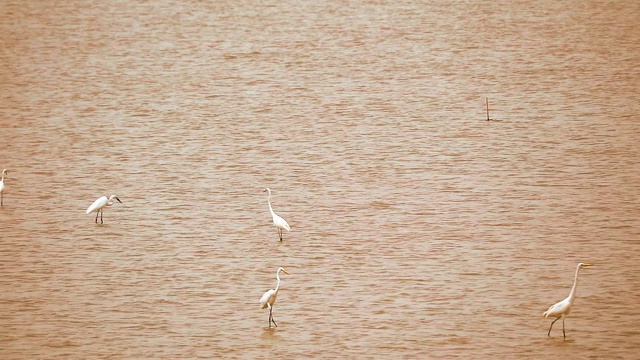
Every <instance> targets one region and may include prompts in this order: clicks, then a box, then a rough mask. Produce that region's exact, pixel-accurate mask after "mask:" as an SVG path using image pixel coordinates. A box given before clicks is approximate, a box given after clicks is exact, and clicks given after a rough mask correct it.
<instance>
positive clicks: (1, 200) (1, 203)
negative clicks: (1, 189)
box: [0, 193, 4, 206]
mask: <svg viewBox="0 0 640 360" xmlns="http://www.w3.org/2000/svg"><path fill="white" fill-rule="evenodd" d="M0 206H4V193H0Z"/></svg>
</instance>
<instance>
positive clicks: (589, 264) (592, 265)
mask: <svg viewBox="0 0 640 360" xmlns="http://www.w3.org/2000/svg"><path fill="white" fill-rule="evenodd" d="M582 266H593V264H584V265H582Z"/></svg>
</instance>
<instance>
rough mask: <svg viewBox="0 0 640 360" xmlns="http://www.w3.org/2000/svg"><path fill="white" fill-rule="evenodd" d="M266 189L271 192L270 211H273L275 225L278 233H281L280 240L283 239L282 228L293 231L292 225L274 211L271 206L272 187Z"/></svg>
mask: <svg viewBox="0 0 640 360" xmlns="http://www.w3.org/2000/svg"><path fill="white" fill-rule="evenodd" d="M264 191H268V192H269V199H268V200H267V202H268V203H269V211H271V217H272V218H273V225H275V227H277V228H278V235H280V241H282V230H287V231H291V227H290V226H289V224H287V221H286V220H285V219H283V218H281V217H280V216H278V214H276V213H275V212H273V208H272V207H271V189H269V188H265V189H264Z"/></svg>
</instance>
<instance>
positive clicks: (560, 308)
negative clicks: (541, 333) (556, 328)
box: [543, 263, 593, 339]
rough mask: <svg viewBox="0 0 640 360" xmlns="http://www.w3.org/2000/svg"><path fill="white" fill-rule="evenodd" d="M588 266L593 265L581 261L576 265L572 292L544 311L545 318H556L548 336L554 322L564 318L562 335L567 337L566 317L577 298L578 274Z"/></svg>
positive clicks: (549, 334)
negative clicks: (565, 328)
mask: <svg viewBox="0 0 640 360" xmlns="http://www.w3.org/2000/svg"><path fill="white" fill-rule="evenodd" d="M587 266H593V265H591V264H585V263H579V264H578V266H577V267H576V275H575V278H574V279H573V287H572V288H571V292H570V293H569V296H568V297H567V298H566V299H564V300H562V301H560V302H558V303H557V304H554V305H551V307H550V308H549V309H548V310H547V311H545V312H544V314H543V316H544V318H545V319H546V318H548V317H555V318H556V319H555V320H553V321H552V322H551V326H549V332H547V336H551V328H552V327H553V324H554V323H555V322H556V321H558V320H560V319H561V318H562V335H563V336H564V338H565V339H566V338H567V334H566V333H565V331H564V318H565V317H566V316H567V315H569V313H570V312H571V307H572V306H573V301H574V300H575V298H576V288H577V287H578V274H579V273H580V269H582V268H583V267H587Z"/></svg>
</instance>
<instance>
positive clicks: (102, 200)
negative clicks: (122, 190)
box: [87, 195, 122, 224]
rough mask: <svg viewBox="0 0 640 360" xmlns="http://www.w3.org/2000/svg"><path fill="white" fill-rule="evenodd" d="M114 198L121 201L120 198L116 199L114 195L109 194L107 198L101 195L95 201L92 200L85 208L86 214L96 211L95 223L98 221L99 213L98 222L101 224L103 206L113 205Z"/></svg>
mask: <svg viewBox="0 0 640 360" xmlns="http://www.w3.org/2000/svg"><path fill="white" fill-rule="evenodd" d="M114 199H115V200H118V202H119V203H120V204H122V201H120V199H118V197H117V196H115V195H111V196H109V198H108V199H107V197H106V196H102V197H99V198H98V199H96V201H94V202H93V204H91V206H89V208H88V209H87V214H90V213H92V212H94V211H95V212H96V224H97V223H98V214H100V224H103V223H104V222H103V221H102V213H103V212H104V207H105V206H111V205H113V200H114Z"/></svg>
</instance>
